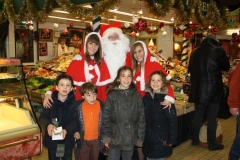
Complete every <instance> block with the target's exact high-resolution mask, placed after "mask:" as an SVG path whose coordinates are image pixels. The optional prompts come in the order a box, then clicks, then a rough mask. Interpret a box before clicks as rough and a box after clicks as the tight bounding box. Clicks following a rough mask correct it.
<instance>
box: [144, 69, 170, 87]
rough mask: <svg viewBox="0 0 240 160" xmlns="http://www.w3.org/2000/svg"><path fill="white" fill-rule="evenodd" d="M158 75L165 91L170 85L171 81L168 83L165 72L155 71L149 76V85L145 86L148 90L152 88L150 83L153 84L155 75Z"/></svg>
mask: <svg viewBox="0 0 240 160" xmlns="http://www.w3.org/2000/svg"><path fill="white" fill-rule="evenodd" d="M156 74H158V75H159V76H160V77H161V78H162V81H163V87H162V89H163V88H164V87H167V86H168V85H169V84H170V81H168V80H167V79H166V75H165V74H164V73H163V72H161V71H154V72H152V74H151V75H150V76H149V78H148V81H147V83H146V84H145V86H146V88H150V87H151V86H150V82H151V79H152V76H154V75H156Z"/></svg>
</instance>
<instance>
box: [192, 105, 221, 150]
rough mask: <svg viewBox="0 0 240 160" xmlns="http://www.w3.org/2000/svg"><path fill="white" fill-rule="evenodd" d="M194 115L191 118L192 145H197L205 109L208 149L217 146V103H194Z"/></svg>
mask: <svg viewBox="0 0 240 160" xmlns="http://www.w3.org/2000/svg"><path fill="white" fill-rule="evenodd" d="M194 105H195V114H194V118H193V137H192V143H195V144H198V141H199V132H200V129H201V125H202V120H203V116H204V112H205V109H206V110H207V122H208V123H207V141H208V148H214V147H216V146H217V145H218V143H217V140H216V130H217V121H216V119H217V113H218V109H219V104H218V103H201V104H200V103H195V104H194Z"/></svg>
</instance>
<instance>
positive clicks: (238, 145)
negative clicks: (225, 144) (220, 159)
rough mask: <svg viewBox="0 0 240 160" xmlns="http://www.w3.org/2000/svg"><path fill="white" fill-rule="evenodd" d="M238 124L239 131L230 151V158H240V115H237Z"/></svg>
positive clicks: (235, 159)
mask: <svg viewBox="0 0 240 160" xmlns="http://www.w3.org/2000/svg"><path fill="white" fill-rule="evenodd" d="M239 111H240V110H239ZM237 125H238V132H237V135H236V137H235V139H234V141H233V144H232V147H231V149H230V152H229V159H230V160H238V159H239V158H240V116H239V115H238V116H237Z"/></svg>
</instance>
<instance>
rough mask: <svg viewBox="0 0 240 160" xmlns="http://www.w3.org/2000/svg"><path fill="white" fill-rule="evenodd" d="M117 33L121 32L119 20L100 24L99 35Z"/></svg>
mask: <svg viewBox="0 0 240 160" xmlns="http://www.w3.org/2000/svg"><path fill="white" fill-rule="evenodd" d="M112 33H119V34H122V29H121V22H115V23H112V24H107V25H106V24H101V26H100V35H101V36H104V35H106V34H112Z"/></svg>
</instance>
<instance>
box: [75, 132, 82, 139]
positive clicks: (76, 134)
mask: <svg viewBox="0 0 240 160" xmlns="http://www.w3.org/2000/svg"><path fill="white" fill-rule="evenodd" d="M73 137H74V138H75V139H80V138H81V137H80V134H79V132H75V133H74V135H73Z"/></svg>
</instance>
